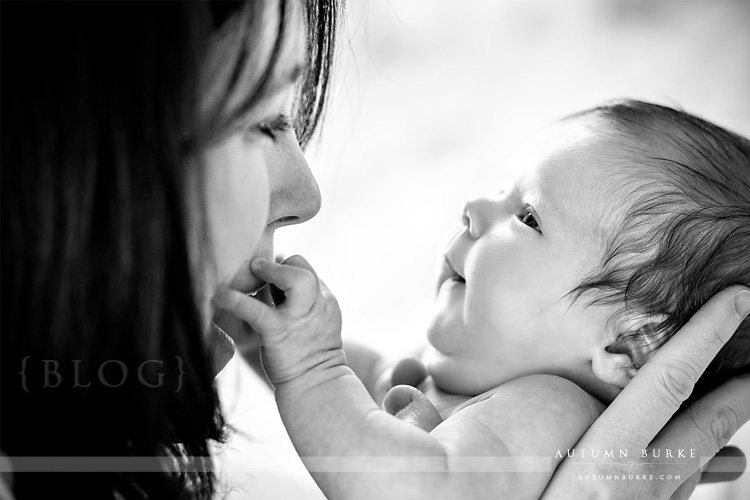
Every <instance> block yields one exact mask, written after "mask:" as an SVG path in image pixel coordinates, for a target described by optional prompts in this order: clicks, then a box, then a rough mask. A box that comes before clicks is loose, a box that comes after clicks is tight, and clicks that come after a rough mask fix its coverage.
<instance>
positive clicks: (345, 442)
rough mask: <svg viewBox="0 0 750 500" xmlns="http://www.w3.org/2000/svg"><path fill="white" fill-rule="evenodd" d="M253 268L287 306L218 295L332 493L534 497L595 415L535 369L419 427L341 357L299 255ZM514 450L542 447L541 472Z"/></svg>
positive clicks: (324, 305) (334, 325) (536, 451)
mask: <svg viewBox="0 0 750 500" xmlns="http://www.w3.org/2000/svg"><path fill="white" fill-rule="evenodd" d="M253 270H254V272H255V273H256V274H257V275H258V276H259V277H261V278H262V279H265V280H267V281H269V282H271V283H274V284H276V285H277V286H278V287H279V288H281V289H282V290H283V291H284V292H285V293H286V296H287V300H286V302H285V303H284V304H282V305H281V306H279V307H278V308H277V309H276V310H274V309H270V308H268V306H266V305H264V304H261V303H259V302H258V301H255V300H254V299H251V298H249V297H245V296H244V295H242V294H239V293H234V292H231V291H228V290H225V291H223V293H221V294H219V296H218V297H217V302H218V303H219V305H220V306H222V307H224V308H226V309H228V310H230V311H232V312H234V313H235V314H237V315H238V316H240V317H242V318H244V319H246V320H247V321H249V322H250V323H251V324H252V326H253V327H254V328H255V329H256V330H257V331H258V332H259V333H260V334H261V336H262V342H263V347H262V356H263V362H264V368H266V370H267V372H268V375H269V379H270V380H271V382H272V383H273V384H274V386H275V387H276V399H277V402H278V405H279V410H280V412H281V415H282V418H283V419H284V423H285V425H286V427H287V430H288V432H289V434H290V437H291V438H292V441H293V443H294V445H295V447H296V448H297V451H298V453H299V454H300V456H302V457H303V458H306V463H307V465H308V467H309V468H310V469H311V472H312V473H313V476H314V477H315V479H316V481H317V482H318V484H319V485H320V486H321V488H322V489H323V491H324V492H325V493H326V495H327V496H328V497H329V498H331V499H337V498H342V499H343V498H346V499H356V498H367V499H374V498H381V497H382V498H393V496H394V493H397V495H398V497H400V498H425V499H430V500H432V499H435V498H493V499H497V498H503V497H505V498H514V499H515V498H538V497H539V496H540V495H541V493H542V491H543V490H544V487H545V485H546V483H547V481H548V480H549V478H550V477H551V475H552V472H553V471H554V467H556V466H557V464H558V463H559V461H560V460H561V458H556V457H555V455H556V454H557V453H556V452H557V450H561V452H562V455H563V456H564V455H565V450H566V449H567V448H572V447H573V446H574V444H575V442H576V441H577V440H578V437H579V436H580V435H581V434H582V433H583V432H584V431H585V430H586V429H587V428H588V426H589V425H590V424H591V422H593V420H594V419H595V418H596V416H597V415H598V412H597V408H596V407H595V405H594V404H593V403H592V402H591V399H590V397H589V396H588V395H586V394H585V393H584V392H583V391H581V390H580V389H579V388H578V387H577V386H575V385H574V384H572V383H570V382H568V381H565V380H562V379H558V378H556V377H550V376H534V377H527V378H525V379H519V380H517V381H514V382H511V383H509V384H506V385H504V386H503V387H501V388H499V389H498V390H497V391H495V392H494V394H492V395H491V396H490V397H488V398H487V399H485V400H483V401H480V402H478V403H476V404H474V405H471V406H469V407H468V408H466V409H464V410H462V411H460V412H458V413H457V414H456V415H454V416H452V417H451V418H449V419H447V420H446V421H445V422H443V423H442V424H440V425H439V426H438V427H436V428H435V429H434V430H433V431H432V432H431V433H427V432H425V431H423V430H421V429H419V428H417V427H414V426H411V425H408V424H406V423H404V422H401V421H399V420H398V419H396V418H395V417H393V416H391V415H389V414H388V413H386V412H384V411H382V410H380V409H379V408H378V406H377V405H376V404H375V402H374V401H373V400H372V398H371V397H370V396H369V395H368V393H367V390H366V389H365V387H364V386H363V384H362V383H361V382H360V381H359V380H358V379H357V378H356V376H355V375H354V373H353V371H352V370H351V369H350V368H348V367H347V366H346V364H345V357H344V353H343V349H342V342H341V337H340V326H341V325H340V313H339V311H338V306H337V305H336V302H335V299H334V298H333V296H332V295H331V294H330V292H328V290H327V289H326V288H325V285H324V284H322V283H320V282H319V280H318V279H317V277H316V276H315V274H314V271H313V270H312V268H310V267H309V265H308V264H307V263H306V262H305V261H304V259H302V258H300V257H293V258H290V259H288V260H287V261H286V262H285V265H279V264H275V263H272V262H269V261H261V262H260V265H257V264H256V265H255V266H254V268H253ZM315 457H319V458H315ZM523 457H540V458H541V459H542V460H541V464H542V465H543V466H544V467H543V469H544V470H543V471H542V472H539V473H522V472H520V470H523V468H524V465H527V464H526V461H525V460H524V458H523ZM545 459H546V460H545ZM532 465H534V464H532ZM347 467H349V468H352V469H353V471H354V472H344V470H345V469H346V468H347ZM486 467H490V469H491V470H490V471H485V472H482V471H481V469H482V468H486ZM498 467H500V470H503V469H505V470H507V472H496V470H497V468H498ZM377 470H381V471H382V472H376V471H377ZM419 470H426V471H427V472H418V471H419ZM493 470H495V471H494V472H493ZM373 472H376V473H373Z"/></svg>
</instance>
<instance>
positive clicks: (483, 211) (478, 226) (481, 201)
mask: <svg viewBox="0 0 750 500" xmlns="http://www.w3.org/2000/svg"><path fill="white" fill-rule="evenodd" d="M495 212H496V207H495V202H493V200H491V199H489V198H476V199H473V200H469V201H467V202H466V204H465V205H464V214H463V223H464V226H466V227H467V228H468V230H469V236H470V237H471V238H472V239H475V240H477V239H479V238H480V237H481V236H482V235H483V234H485V232H487V230H488V229H489V228H490V226H491V225H492V216H493V214H494V213H495Z"/></svg>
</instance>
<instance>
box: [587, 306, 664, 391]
mask: <svg viewBox="0 0 750 500" xmlns="http://www.w3.org/2000/svg"><path fill="white" fill-rule="evenodd" d="M667 317H668V316H667V315H664V314H659V315H653V316H647V317H643V316H640V317H637V318H631V319H629V320H627V321H625V322H624V323H623V324H622V325H621V326H620V328H619V330H620V332H621V333H619V334H617V337H616V338H615V340H614V341H613V342H612V343H610V344H609V345H608V346H606V347H604V348H602V349H599V350H597V351H596V352H595V353H594V356H593V358H592V369H593V371H594V375H596V377H597V378H598V379H599V380H601V381H602V382H606V383H608V384H612V385H615V386H617V387H620V388H622V387H625V386H626V385H627V383H628V382H630V379H632V378H633V377H634V376H635V374H636V372H637V370H638V369H639V368H640V367H641V366H643V365H644V363H646V361H648V359H649V358H650V357H651V356H652V355H653V354H654V352H656V350H657V349H658V348H659V346H661V344H662V343H663V342H664V341H665V340H666V338H667V337H666V335H664V333H663V331H662V328H661V326H662V324H663V323H664V321H665V320H666V319H667Z"/></svg>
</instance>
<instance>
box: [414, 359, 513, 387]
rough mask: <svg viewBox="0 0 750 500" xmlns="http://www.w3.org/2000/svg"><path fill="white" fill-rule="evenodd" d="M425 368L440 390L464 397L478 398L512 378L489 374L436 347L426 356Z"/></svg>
mask: <svg viewBox="0 0 750 500" xmlns="http://www.w3.org/2000/svg"><path fill="white" fill-rule="evenodd" d="M425 366H426V367H427V372H428V373H429V375H430V376H431V377H432V380H433V381H434V382H435V385H436V386H437V387H438V388H439V389H440V390H442V391H445V392H449V393H451V394H459V395H462V396H472V397H473V396H478V395H479V394H482V393H484V392H487V391H489V390H490V389H494V388H495V387H497V386H499V385H500V384H503V383H505V382H508V381H509V380H511V378H512V377H510V378H508V377H502V376H501V375H500V374H497V373H488V372H487V370H482V369H481V367H478V366H477V365H476V364H474V363H472V362H471V361H470V360H463V359H460V358H458V357H456V356H451V355H446V354H443V353H441V352H440V351H438V350H437V349H435V348H434V347H430V349H429V351H428V352H427V354H426V355H425Z"/></svg>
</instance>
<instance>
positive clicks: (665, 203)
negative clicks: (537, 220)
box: [567, 100, 750, 397]
mask: <svg viewBox="0 0 750 500" xmlns="http://www.w3.org/2000/svg"><path fill="white" fill-rule="evenodd" d="M579 117H587V118H593V119H594V120H596V126H597V130H598V131H599V133H601V134H605V135H606V137H608V138H610V139H611V140H612V141H613V142H614V143H615V144H616V145H617V146H618V147H617V148H616V149H617V153H616V154H617V155H620V158H617V159H614V161H615V162H616V164H617V166H618V167H619V171H618V172H617V173H615V174H613V178H614V181H615V182H616V184H617V186H618V189H621V190H622V189H623V187H624V195H623V196H622V198H623V202H624V205H625V213H624V215H623V216H622V218H621V219H620V220H616V221H615V220H610V221H608V222H609V223H611V224H612V227H611V228H603V229H604V230H603V233H604V234H606V235H607V237H606V243H605V252H604V258H603V261H602V262H601V263H600V266H599V269H598V270H597V271H596V272H594V273H593V275H591V276H588V277H587V278H586V279H584V280H583V282H582V283H581V284H580V285H579V286H578V287H577V288H576V289H575V290H574V291H573V293H574V294H576V295H578V296H580V295H582V294H589V293H592V292H593V293H592V295H593V297H594V299H593V300H592V303H595V304H596V303H599V304H623V307H622V309H621V311H620V313H618V314H617V315H616V316H618V317H619V318H622V317H624V316H625V315H631V316H632V315H637V316H642V317H645V318H654V320H653V321H652V322H650V323H648V322H647V326H645V327H644V328H643V329H641V330H639V331H635V332H632V331H631V332H622V333H621V338H620V339H619V344H620V345H622V346H624V345H626V344H629V347H628V348H627V349H626V350H627V351H629V353H630V354H631V357H633V358H634V359H633V362H634V364H635V366H640V364H642V363H643V362H645V361H646V359H648V357H649V356H650V355H651V354H653V352H654V350H655V348H657V347H658V346H659V345H661V344H662V343H663V342H664V341H666V340H667V339H668V338H669V337H670V336H671V335H673V334H674V333H676V332H677V331H678V330H679V329H680V328H681V327H682V326H683V325H685V324H686V323H687V321H688V320H689V319H690V317H691V316H692V315H693V314H694V313H695V312H697V310H698V309H699V308H700V307H701V306H702V305H703V304H704V303H705V302H706V301H707V300H708V299H709V298H711V297H712V296H713V295H714V294H716V293H717V292H719V291H720V290H722V289H724V288H726V287H727V286H730V285H744V286H750V254H748V248H750V141H748V140H747V139H745V138H743V137H740V136H738V135H736V134H734V133H732V132H729V131H727V130H725V129H723V128H721V127H718V126H716V125H714V124H712V123H709V122H707V121H705V120H702V119H700V118H697V117H695V116H693V115H690V114H688V113H686V112H684V111H681V110H675V109H671V108H668V107H665V106H660V105H656V104H650V103H645V102H640V101H634V100H625V101H617V102H612V103H607V104H604V105H601V106H598V107H595V108H593V109H590V110H586V111H584V112H582V113H578V114H576V115H573V116H572V117H568V118H567V119H571V118H579ZM602 122H603V125H602ZM622 192H623V191H621V193H622ZM657 318H658V319H657ZM749 371H750V320H747V319H746V320H745V321H744V322H742V324H741V325H740V327H739V329H738V330H737V332H736V333H735V334H734V336H733V337H732V339H731V340H730V341H729V342H727V344H726V345H725V346H724V347H723V348H722V349H721V351H720V352H719V354H718V355H717V356H716V358H715V359H714V361H713V362H712V363H711V364H710V365H709V367H708V368H707V370H706V371H705V373H704V374H703V376H702V377H701V379H700V380H699V381H698V383H697V384H696V387H695V390H694V391H693V396H694V397H697V396H699V395H701V394H704V393H705V392H707V391H708V390H710V389H711V388H713V387H715V386H717V385H718V384H720V383H721V382H723V381H725V380H727V379H728V378H730V377H733V376H736V375H740V374H746V373H748V372H749Z"/></svg>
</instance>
